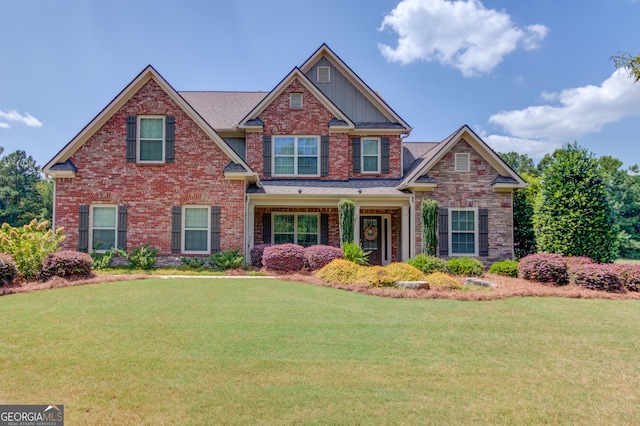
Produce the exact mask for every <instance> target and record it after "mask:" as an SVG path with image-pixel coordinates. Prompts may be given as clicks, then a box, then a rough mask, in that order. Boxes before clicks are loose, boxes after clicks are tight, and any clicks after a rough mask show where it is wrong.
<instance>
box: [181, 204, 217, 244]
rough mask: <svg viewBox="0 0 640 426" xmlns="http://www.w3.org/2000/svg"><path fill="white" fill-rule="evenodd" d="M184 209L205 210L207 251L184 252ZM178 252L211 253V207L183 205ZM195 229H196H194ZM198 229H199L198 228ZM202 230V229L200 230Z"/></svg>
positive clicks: (185, 216)
mask: <svg viewBox="0 0 640 426" xmlns="http://www.w3.org/2000/svg"><path fill="white" fill-rule="evenodd" d="M186 209H206V210H207V230H206V231H207V249H206V250H204V251H203V250H186V249H185V239H186V235H185V234H186V232H185V231H186V230H187V229H186V228H185V222H186V220H187V215H186V213H185V210H186ZM180 222H181V223H180V251H181V252H182V253H184V254H209V253H211V206H205V205H203V204H185V205H183V206H182V214H181V219H180ZM194 229H196V228H194ZM198 229H200V228H198ZM200 230H202V229H200Z"/></svg>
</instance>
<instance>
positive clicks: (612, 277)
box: [572, 263, 623, 291]
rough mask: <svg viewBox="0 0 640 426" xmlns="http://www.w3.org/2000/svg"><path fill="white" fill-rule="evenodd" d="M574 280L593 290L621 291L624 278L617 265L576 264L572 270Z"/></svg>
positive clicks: (581, 285) (577, 283)
mask: <svg viewBox="0 0 640 426" xmlns="http://www.w3.org/2000/svg"><path fill="white" fill-rule="evenodd" d="M572 275H573V282H574V283H575V284H576V285H579V286H580V287H584V288H588V289H591V290H604V291H620V290H621V289H622V288H623V283H622V280H620V278H619V277H618V271H617V270H616V266H615V265H612V264H597V263H592V264H588V263H587V264H584V265H579V266H576V267H575V268H574V269H573V272H572Z"/></svg>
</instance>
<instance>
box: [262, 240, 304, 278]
mask: <svg viewBox="0 0 640 426" xmlns="http://www.w3.org/2000/svg"><path fill="white" fill-rule="evenodd" d="M262 264H263V265H264V266H265V268H267V269H269V270H271V271H280V272H294V271H299V270H300V269H302V267H303V266H304V247H302V246H300V245H297V244H277V245H274V246H271V247H266V248H265V249H264V252H263V254H262Z"/></svg>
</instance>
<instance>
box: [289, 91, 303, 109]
mask: <svg viewBox="0 0 640 426" xmlns="http://www.w3.org/2000/svg"><path fill="white" fill-rule="evenodd" d="M297 99H299V100H300V105H299V106H298V103H297V102H298V101H297ZM302 101H303V99H302V93H290V94H289V108H290V109H302V106H303V102H302Z"/></svg>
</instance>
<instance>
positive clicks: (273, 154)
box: [271, 135, 321, 177]
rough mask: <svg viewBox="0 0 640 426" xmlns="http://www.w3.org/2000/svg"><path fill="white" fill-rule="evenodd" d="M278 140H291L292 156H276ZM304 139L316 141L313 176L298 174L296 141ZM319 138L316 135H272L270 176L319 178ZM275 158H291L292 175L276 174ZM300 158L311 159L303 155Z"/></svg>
mask: <svg viewBox="0 0 640 426" xmlns="http://www.w3.org/2000/svg"><path fill="white" fill-rule="evenodd" d="M278 138H293V155H292V156H291V155H277V156H276V139H278ZM301 138H302V139H304V138H314V139H315V140H316V152H317V154H316V155H315V157H316V173H315V174H300V173H298V140H299V139H301ZM320 140H321V138H320V136H318V135H273V136H272V137H271V158H272V160H273V161H272V162H271V176H277V177H297V176H308V177H319V176H320V151H321V142H320ZM276 157H286V158H293V174H288V173H276ZM301 157H313V156H311V155H303V156H301Z"/></svg>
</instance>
